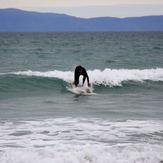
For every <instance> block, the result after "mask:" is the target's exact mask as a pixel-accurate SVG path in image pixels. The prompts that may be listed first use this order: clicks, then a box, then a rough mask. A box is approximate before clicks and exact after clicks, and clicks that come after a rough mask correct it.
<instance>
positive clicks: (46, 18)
mask: <svg viewBox="0 0 163 163" xmlns="http://www.w3.org/2000/svg"><path fill="white" fill-rule="evenodd" d="M77 31H83V32H84V31H88V32H93V31H97V32H99V31H163V15H162V16H144V17H130V18H123V19H121V18H113V17H99V18H90V19H84V18H77V17H73V16H68V15H65V14H55V13H39V12H29V11H23V10H18V9H0V32H77Z"/></svg>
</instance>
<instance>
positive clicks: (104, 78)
mask: <svg viewBox="0 0 163 163" xmlns="http://www.w3.org/2000/svg"><path fill="white" fill-rule="evenodd" d="M12 74H15V75H27V76H39V77H49V78H58V79H62V80H64V81H66V82H68V83H71V82H72V81H73V80H74V72H73V71H59V70H54V71H47V72H39V71H31V70H28V71H19V72H14V73H12ZM88 75H89V78H90V82H91V83H92V84H95V85H100V84H102V85H105V86H121V85H122V83H123V82H127V81H134V82H143V81H146V80H149V81H156V82H157V81H163V69H162V68H156V69H144V70H139V69H109V68H106V69H104V70H103V71H101V70H98V69H95V70H88Z"/></svg>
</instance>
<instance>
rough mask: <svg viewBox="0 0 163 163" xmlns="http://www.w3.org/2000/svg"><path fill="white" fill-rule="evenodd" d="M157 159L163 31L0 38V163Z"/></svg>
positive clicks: (162, 123) (162, 142)
mask: <svg viewBox="0 0 163 163" xmlns="http://www.w3.org/2000/svg"><path fill="white" fill-rule="evenodd" d="M78 65H81V66H83V67H85V69H86V70H87V72H88V75H89V78H90V83H91V85H92V89H93V91H94V93H95V95H92V96H79V95H75V94H74V93H73V92H72V91H70V90H71V88H72V86H71V83H72V82H73V80H74V70H75V67H76V66H78ZM80 81H82V77H80ZM161 161H163V32H115V33H114V32H104V33H102V32H99V33H93V32H92V33H91V32H90V33H0V163H47V162H48V163H68V162H69V163H90V162H92V163H113V162H115V163H147V162H148V163H160V162H161Z"/></svg>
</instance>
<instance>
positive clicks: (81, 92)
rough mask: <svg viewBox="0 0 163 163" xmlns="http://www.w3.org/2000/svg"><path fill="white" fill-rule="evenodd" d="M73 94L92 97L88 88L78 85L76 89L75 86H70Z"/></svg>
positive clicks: (91, 92) (90, 89)
mask: <svg viewBox="0 0 163 163" xmlns="http://www.w3.org/2000/svg"><path fill="white" fill-rule="evenodd" d="M72 87H73V92H74V93H76V94H78V95H93V94H94V93H93V91H92V88H90V87H82V86H81V85H78V86H77V87H76V86H75V84H72Z"/></svg>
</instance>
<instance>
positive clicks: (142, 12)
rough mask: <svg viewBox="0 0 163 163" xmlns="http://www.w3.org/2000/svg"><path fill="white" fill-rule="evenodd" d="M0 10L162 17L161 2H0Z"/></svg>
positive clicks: (92, 15) (54, 0) (162, 8)
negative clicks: (14, 9) (13, 9)
mask: <svg viewBox="0 0 163 163" xmlns="http://www.w3.org/2000/svg"><path fill="white" fill-rule="evenodd" d="M0 8H1V9H2V8H18V9H23V10H28V11H39V12H53V13H64V14H68V15H71V16H77V17H83V18H91V17H102V16H110V17H121V18H123V17H133V16H147V15H163V0H0Z"/></svg>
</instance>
